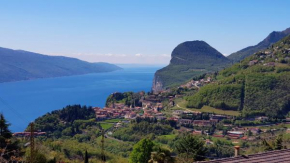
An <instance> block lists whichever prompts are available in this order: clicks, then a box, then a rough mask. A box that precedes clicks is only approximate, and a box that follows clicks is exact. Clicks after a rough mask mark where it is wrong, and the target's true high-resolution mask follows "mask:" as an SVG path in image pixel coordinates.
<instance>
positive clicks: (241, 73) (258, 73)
mask: <svg viewBox="0 0 290 163" xmlns="http://www.w3.org/2000/svg"><path fill="white" fill-rule="evenodd" d="M289 81H290V36H287V37H285V38H284V39H282V40H281V41H279V42H278V43H276V44H274V45H272V46H271V47H269V48H268V49H266V50H263V51H260V52H257V53H255V54H254V55H252V56H250V57H248V58H246V59H244V60H243V61H242V62H241V63H237V64H235V65H233V66H231V67H229V68H226V69H225V70H222V71H220V72H219V75H218V76H217V81H216V82H215V83H212V84H209V85H206V86H204V87H202V88H201V89H200V91H199V92H198V93H197V94H195V95H193V96H191V97H189V98H188V104H187V105H188V107H194V108H201V107H202V106H203V105H209V106H212V107H216V108H220V109H231V110H241V111H242V113H243V115H244V116H250V115H266V116H269V117H283V116H285V115H286V114H287V113H288V112H289V110H290V105H289V104H290V103H289V102H290V93H289V91H290V84H289Z"/></svg>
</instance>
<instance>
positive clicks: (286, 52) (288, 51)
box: [248, 47, 290, 66]
mask: <svg viewBox="0 0 290 163" xmlns="http://www.w3.org/2000/svg"><path fill="white" fill-rule="evenodd" d="M277 49H278V47H275V48H274V51H271V50H265V51H260V52H259V54H258V55H259V58H260V59H259V60H258V59H255V60H251V61H249V63H248V65H249V66H253V65H255V64H257V63H263V65H264V66H275V65H276V64H277V63H276V62H277V61H278V58H277V56H275V51H276V50H277ZM282 53H283V54H284V56H285V57H284V58H283V59H284V60H285V61H287V62H288V61H289V60H290V57H289V54H290V49H285V50H283V51H282ZM266 58H273V59H275V62H268V63H264V59H266Z"/></svg>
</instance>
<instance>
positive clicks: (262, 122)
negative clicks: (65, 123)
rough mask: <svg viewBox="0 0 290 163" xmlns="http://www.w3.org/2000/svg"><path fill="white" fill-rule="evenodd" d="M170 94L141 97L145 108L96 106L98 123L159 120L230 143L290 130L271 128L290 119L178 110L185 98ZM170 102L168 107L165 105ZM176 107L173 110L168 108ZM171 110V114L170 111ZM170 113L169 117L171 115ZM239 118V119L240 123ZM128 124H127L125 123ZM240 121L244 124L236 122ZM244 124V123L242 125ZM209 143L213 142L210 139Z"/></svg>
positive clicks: (193, 85)
mask: <svg viewBox="0 0 290 163" xmlns="http://www.w3.org/2000/svg"><path fill="white" fill-rule="evenodd" d="M210 82H214V81H213V80H212V79H211V77H207V78H206V79H200V80H198V81H194V80H191V81H189V82H188V83H186V84H184V85H181V86H180V87H179V88H182V89H199V87H201V86H203V85H205V84H208V83H210ZM169 92H170V91H169V90H167V91H163V92H159V93H155V94H150V95H147V96H146V97H142V98H141V100H140V101H141V102H142V106H135V107H132V106H127V105H125V104H124V103H113V104H111V105H110V106H108V107H104V108H99V107H94V108H93V109H94V111H95V113H96V120H97V121H99V122H102V121H105V120H109V119H123V120H126V122H128V121H130V120H134V119H136V118H143V119H145V118H149V119H156V120H157V121H164V120H167V121H174V122H175V123H176V124H177V126H178V127H177V128H176V129H177V131H179V132H189V133H192V134H194V135H208V136H212V137H216V138H223V139H224V138H226V139H228V140H231V139H232V140H236V139H239V140H247V141H254V140H256V138H257V137H259V136H262V135H263V133H268V132H272V133H273V132H279V131H280V130H287V132H290V129H288V128H280V129H272V127H271V126H276V125H283V124H290V119H284V120H283V121H281V122H270V121H269V118H268V117H265V116H256V117H251V118H242V117H237V116H233V115H226V114H215V113H206V112H201V111H196V110H194V111H193V110H190V109H183V108H181V107H179V106H178V107H176V102H175V101H176V99H181V98H182V97H183V96H182V95H177V94H176V95H172V94H170V93H169ZM166 100H167V101H168V102H167V104H166V106H164V104H163V103H162V102H163V101H166ZM168 108H174V109H168ZM168 110H169V111H168ZM168 112H169V114H168ZM237 119H238V120H237ZM124 122H125V121H124ZM234 122H241V123H234ZM242 122H244V123H242ZM122 126H123V124H122V121H119V122H116V123H115V125H114V128H115V129H118V128H121V127H122ZM208 143H212V142H211V141H209V140H208Z"/></svg>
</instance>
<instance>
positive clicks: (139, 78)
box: [0, 66, 161, 132]
mask: <svg viewBox="0 0 290 163" xmlns="http://www.w3.org/2000/svg"><path fill="white" fill-rule="evenodd" d="M122 67H123V68H124V70H119V71H115V72H110V73H96V74H87V75H78V76H69V77H59V78H49V79H37V80H29V81H19V82H10V83H1V84H0V111H1V112H2V113H3V114H4V116H5V117H6V119H7V120H8V121H9V123H11V127H10V129H11V130H12V131H13V132H17V131H23V130H24V129H25V128H26V127H27V125H28V124H29V122H32V121H34V120H35V118H37V117H39V116H41V115H44V114H46V113H48V112H51V111H53V110H57V109H61V108H63V107H65V106H67V105H73V104H81V105H88V106H99V107H104V105H105V101H106V98H107V97H108V95H110V94H111V93H113V92H125V91H134V92H137V91H142V90H144V91H146V92H148V91H150V90H151V86H152V80H153V76H154V73H155V71H156V70H158V69H160V68H161V67H160V66H154V67H145V66H143V67H140V66H139V67H132V66H122Z"/></svg>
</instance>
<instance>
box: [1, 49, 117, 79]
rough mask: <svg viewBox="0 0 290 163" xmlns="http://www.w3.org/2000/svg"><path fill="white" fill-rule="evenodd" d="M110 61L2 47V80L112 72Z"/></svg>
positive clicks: (113, 68)
mask: <svg viewBox="0 0 290 163" xmlns="http://www.w3.org/2000/svg"><path fill="white" fill-rule="evenodd" d="M120 69H121V68H120V67H118V66H116V65H113V64H109V63H89V62H85V61H81V60H79V59H75V58H69V57H62V56H48V55H42V54H38V53H33V52H28V51H23V50H12V49H6V48H0V82H11V81H19V80H30V79H37V78H50V77H61V76H71V75H82V74H88V73H100V72H111V71H115V70H120Z"/></svg>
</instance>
